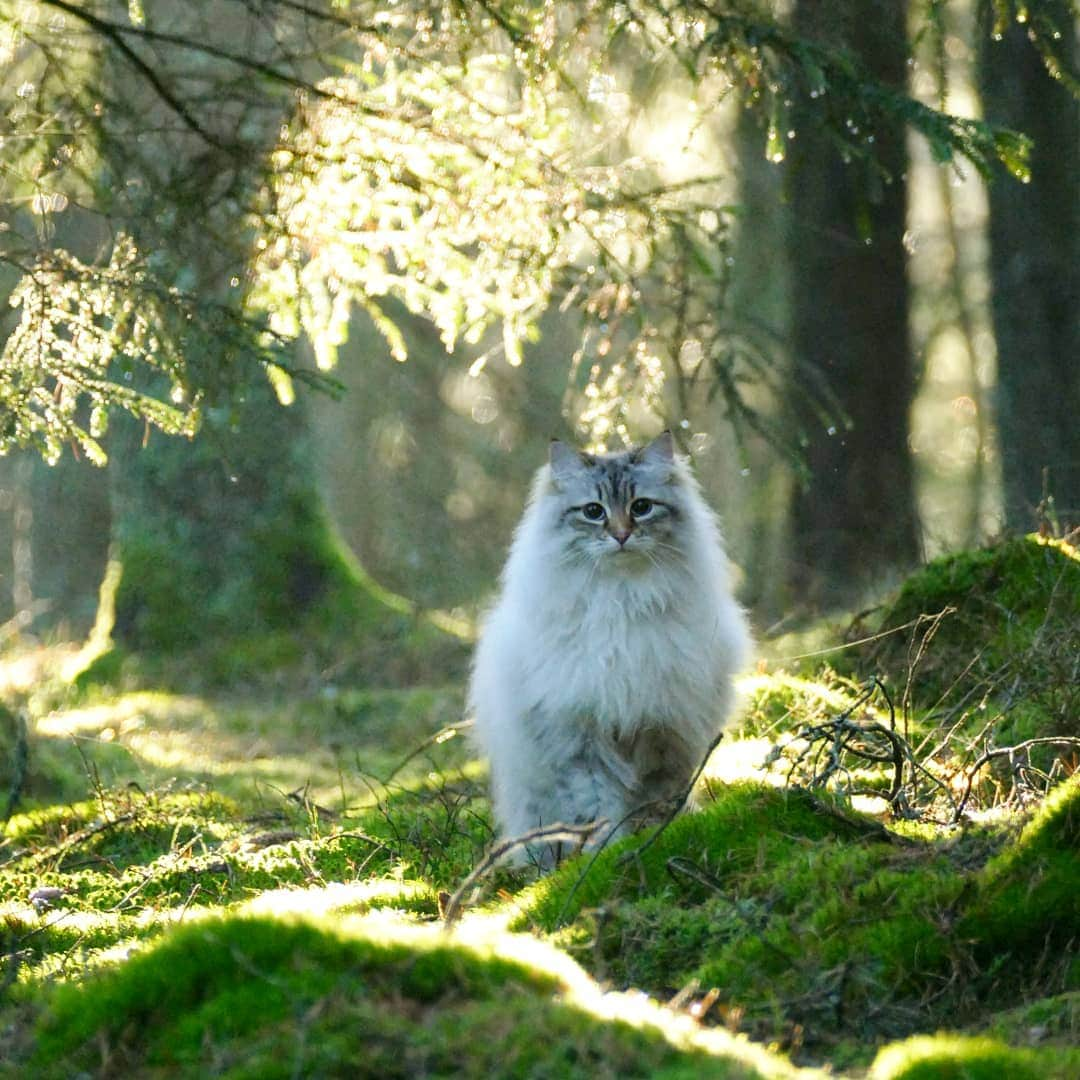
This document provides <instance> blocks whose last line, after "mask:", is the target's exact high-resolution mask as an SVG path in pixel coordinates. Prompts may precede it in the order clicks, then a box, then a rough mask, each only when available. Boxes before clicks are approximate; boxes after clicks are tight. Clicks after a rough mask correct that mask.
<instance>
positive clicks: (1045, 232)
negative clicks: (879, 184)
mask: <svg viewBox="0 0 1080 1080" xmlns="http://www.w3.org/2000/svg"><path fill="white" fill-rule="evenodd" d="M1040 6H1043V5H1040ZM1045 6H1046V7H1047V8H1048V9H1050V10H1049V11H1048V12H1047V13H1048V14H1053V15H1056V16H1057V22H1058V25H1059V26H1061V27H1063V28H1064V33H1063V36H1062V39H1061V42H1060V47H1061V50H1062V51H1063V52H1071V53H1072V60H1073V64H1072V66H1073V67H1074V68H1075V60H1076V51H1077V50H1076V46H1075V36H1074V35H1073V34H1072V33H1071V27H1072V26H1073V23H1072V21H1071V17H1070V15H1069V12H1068V5H1067V4H1063V3H1057V4H1049V5H1045ZM989 18H990V14H989V13H988V12H984V21H983V25H982V27H981V33H980V40H981V42H982V43H983V44H982V48H981V55H980V57H979V60H980V63H979V81H980V86H981V91H982V98H983V106H984V110H985V113H986V118H987V119H988V120H990V121H993V122H994V123H998V124H1003V125H1005V126H1007V127H1011V128H1017V129H1019V130H1021V131H1024V132H1025V133H1027V134H1028V135H1030V136H1031V137H1032V138H1033V140H1034V149H1033V152H1032V156H1031V182H1030V183H1028V184H1023V185H1021V184H1019V183H1016V182H1015V181H1013V180H1011V179H1007V178H1005V177H1000V178H998V179H997V180H996V181H995V182H994V183H993V184H991V185H990V274H991V281H992V287H993V301H992V311H993V320H994V332H995V336H996V338H997V363H998V374H997V414H998V415H997V419H998V431H999V443H1000V446H1001V459H1002V474H1003V476H1002V478H1003V483H1004V504H1005V522H1006V525H1007V526H1008V527H1010V528H1012V529H1017V530H1021V531H1027V530H1029V529H1031V528H1033V527H1035V526H1036V525H1037V524H1040V523H1041V522H1040V520H1039V519H1040V518H1042V517H1048V518H1050V519H1054V518H1056V519H1057V521H1056V524H1057V525H1058V526H1065V525H1066V524H1069V523H1071V524H1072V525H1076V524H1078V523H1080V103H1078V102H1077V101H1076V99H1075V98H1073V97H1072V96H1071V95H1070V94H1069V92H1068V90H1067V89H1066V88H1065V87H1064V86H1062V85H1061V84H1060V83H1058V82H1057V81H1055V80H1054V79H1053V78H1051V76H1050V75H1049V74H1048V73H1047V71H1046V68H1045V66H1044V65H1043V62H1042V59H1041V57H1040V56H1039V54H1038V52H1037V51H1036V49H1035V48H1034V47H1033V46H1032V44H1031V42H1030V41H1028V39H1027V27H1025V26H1023V25H1020V24H1017V23H1013V24H1012V25H1010V26H1009V27H1008V28H1007V29H1006V30H1005V33H1004V34H1003V35H1002V39H1001V40H1000V41H995V40H993V37H992V34H991V27H990V25H989ZM1046 496H1050V497H1051V498H1052V499H1053V504H1052V505H1049V504H1047V505H1042V504H1043V503H1044V498H1045V497H1046ZM1051 524H1055V522H1054V521H1053V520H1051Z"/></svg>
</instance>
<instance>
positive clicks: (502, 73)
mask: <svg viewBox="0 0 1080 1080" xmlns="http://www.w3.org/2000/svg"><path fill="white" fill-rule="evenodd" d="M1076 28H1077V20H1076V12H1075V9H1074V7H1073V6H1072V4H1071V3H1070V2H1069V0H1054V2H1047V3H1029V4H1026V5H1025V4H1021V3H1016V4H1013V3H1009V2H1004V0H996V2H993V3H990V2H984V0H925V2H918V3H911V4H900V3H894V2H892V0H836V2H833V3H828V4H824V3H814V2H810V0H795V2H790V3H789V2H786V0H785V2H781V3H777V4H774V5H772V6H769V5H743V4H723V5H721V4H665V3H655V4H653V3H619V4H607V3H596V2H594V3H586V4H581V5H565V4H563V5H559V4H550V3H548V4H545V3H539V2H538V3H535V4H533V3H506V2H492V3H477V4H469V3H451V4H446V5H439V4H434V5H425V4H414V3H411V2H409V0H402V2H400V3H394V4H365V3H355V4H347V3H319V2H315V0H312V2H311V3H310V4H306V3H300V2H291V0H264V2H255V0H199V2H197V3H196V2H190V3H189V2H186V3H175V2H173V3H169V2H165V0H130V2H128V0H123V2H118V0H100V2H96V3H94V2H82V3H80V2H78V0H71V2H61V0H40V2H37V3H29V2H11V0H3V2H2V3H0V60H2V63H0V71H2V74H0V83H2V86H3V94H2V96H0V296H2V297H3V300H4V303H3V308H2V311H0V340H3V341H5V342H6V345H5V351H4V354H3V365H2V369H0V374H2V376H3V380H4V390H3V394H2V400H0V407H2V408H3V410H4V413H5V416H4V417H3V420H2V425H3V428H2V437H3V439H4V441H5V444H6V446H7V449H8V451H9V452H8V453H7V454H6V455H5V456H4V457H3V458H0V623H3V631H2V632H3V634H4V636H5V638H6V639H9V640H10V639H13V638H16V637H18V636H20V635H23V636H25V635H27V634H31V635H37V636H40V637H43V638H46V639H48V638H63V639H72V638H81V637H83V636H85V635H86V634H87V633H88V632H89V631H90V629H91V627H92V625H93V623H94V621H95V617H96V615H97V613H98V604H99V588H100V586H101V584H102V581H103V580H105V579H107V578H108V579H109V580H110V588H111V592H109V594H108V597H109V598H108V605H109V609H110V610H109V615H110V621H111V622H112V623H113V625H112V626H111V629H112V634H113V638H114V639H115V640H116V641H117V642H120V643H123V644H124V645H125V646H126V647H128V648H130V649H134V650H140V649H146V650H164V651H168V650H175V649H182V648H184V647H186V646H192V645H196V646H197V645H200V644H205V643H206V642H208V641H210V640H212V639H214V638H215V637H217V636H221V635H228V634H231V633H237V632H248V631H256V630H261V629H266V630H268V631H273V630H275V629H281V628H285V629H287V630H288V629H297V628H299V627H301V625H303V617H306V615H305V613H306V612H307V610H308V609H309V608H310V607H311V605H313V604H316V603H322V602H323V600H324V599H325V598H326V597H327V596H330V595H337V596H339V597H340V595H341V594H342V593H346V592H352V593H355V594H356V595H358V596H359V595H361V594H363V596H366V597H367V598H368V600H371V601H372V603H373V604H374V605H375V607H376V608H378V606H379V605H380V604H383V605H388V609H389V610H393V611H395V612H396V613H398V615H405V616H408V617H410V618H411V617H412V613H413V612H414V611H416V610H421V609H437V610H438V611H440V612H442V613H443V614H442V615H441V616H440V618H441V619H442V622H443V623H444V624H445V625H451V624H453V623H454V621H455V620H459V621H462V622H468V621H469V620H470V619H472V618H473V617H474V616H475V614H476V612H477V610H478V608H479V606H480V605H482V603H483V601H484V599H485V597H486V596H487V595H489V594H490V592H491V590H492V589H493V587H494V583H495V580H496V576H497V573H498V570H499V567H500V565H501V562H502V560H503V558H504V555H505V551H506V547H507V544H508V542H509V539H510V536H511V533H512V530H513V527H514V524H515V522H516V520H517V518H518V516H519V514H520V512H521V508H522V504H523V500H524V498H525V495H526V491H527V485H528V482H529V479H530V476H531V474H532V473H533V471H534V470H535V469H536V467H537V466H538V465H539V464H540V463H541V462H542V461H543V460H544V458H545V454H546V444H547V442H548V440H549V439H550V438H552V437H562V438H573V439H576V440H578V441H579V442H580V443H582V444H588V445H593V446H608V447H616V446H618V445H620V444H621V442H622V441H624V440H625V439H627V438H629V439H641V438H645V437H648V436H651V435H652V434H654V433H655V432H657V431H659V430H661V429H662V428H664V427H671V428H672V429H673V430H674V431H676V432H677V434H678V436H679V438H680V441H681V444H682V446H683V449H684V450H685V451H686V452H687V453H690V454H691V455H692V457H693V459H694V463H695V467H696V469H697V472H698V475H699V476H700V477H701V479H702V482H703V485H704V487H705V489H706V491H707V493H708V496H709V498H710V500H711V501H712V503H713V504H714V505H715V506H716V507H717V509H718V510H719V512H720V514H721V517H722V520H723V523H724V528H725V533H726V535H727V537H728V542H729V547H730V551H731V554H732V557H733V559H734V562H735V563H736V564H737V566H738V568H739V572H740V593H741V595H742V597H743V599H744V601H745V602H746V603H747V604H748V605H749V606H750V607H751V609H752V611H753V613H754V617H755V621H756V624H757V627H758V630H759V632H760V633H762V634H768V633H771V632H777V631H779V630H781V629H783V628H785V627H788V626H793V625H797V623H798V621H799V620H800V619H801V618H803V617H805V616H808V615H810V614H812V613H813V612H815V611H819V610H822V609H828V608H830V607H835V606H838V605H840V604H851V603H858V602H861V601H862V600H863V598H865V597H866V596H867V595H869V594H870V593H871V592H872V590H874V589H877V588H880V587H883V586H885V585H887V584H888V583H889V582H890V581H891V580H893V578H894V576H895V575H897V574H898V573H899V572H901V571H903V570H904V569H905V568H906V567H909V566H911V565H913V564H914V563H916V562H917V561H919V560H922V559H924V558H926V557H928V556H932V555H934V554H936V553H939V552H941V551H944V550H949V549H955V548H958V547H963V546H971V545H977V544H979V543H980V542H981V541H983V540H985V539H986V538H988V537H990V536H993V535H996V534H998V533H1000V532H1001V531H1002V530H1005V529H1009V530H1017V531H1028V530H1031V529H1034V528H1042V529H1044V530H1049V531H1053V532H1056V533H1059V534H1060V533H1061V532H1063V531H1065V530H1067V529H1068V528H1069V526H1070V525H1074V526H1075V525H1076V523H1077V522H1078V521H1080V423H1078V421H1077V417H1078V416H1080V364H1078V361H1080V258H1078V255H1080V250H1078V248H1080V112H1078V106H1077V97H1076V96H1075V90H1076V84H1075V81H1074V77H1073V75H1072V72H1074V71H1075V59H1076ZM1013 133H1022V135H1026V136H1030V138H1031V140H1032V143H1031V146H1030V153H1028V146H1027V143H1026V142H1025V141H1024V139H1023V138H1022V137H1021V136H1020V135H1016V134H1013ZM9 300H10V301H11V303H10V304H9V303H8V302H7V301H9ZM268 375H269V378H268V377H267V376H268ZM127 413H130V414H133V415H131V416H129V415H126V414H127ZM110 417H111V419H110ZM196 427H198V428H199V433H198V435H197V437H195V438H194V439H189V438H188V437H186V436H187V435H189V434H191V433H193V432H194V431H195V429H196ZM170 432H171V434H170ZM106 455H107V457H108V460H107V463H104V464H103V467H95V462H98V463H101V462H104V458H105V456H106ZM337 536H340V538H342V539H343V540H344V542H345V544H346V545H347V548H348V551H349V553H350V554H347V555H345V556H343V555H342V552H341V551H340V550H339V548H338V547H337V542H336V537H337ZM110 566H111V570H110V571H109V573H108V574H107V573H106V571H107V568H108V567H110ZM372 598H373V599H372ZM364 603H367V600H365V601H363V602H362V603H361V602H360V601H357V603H356V604H353V605H351V606H349V605H346V608H347V614H348V617H349V618H350V619H352V620H353V621H355V620H356V617H357V613H358V611H360V610H361V609H362V608H363V606H364ZM343 610H344V609H343ZM339 614H340V612H339ZM106 629H108V628H106Z"/></svg>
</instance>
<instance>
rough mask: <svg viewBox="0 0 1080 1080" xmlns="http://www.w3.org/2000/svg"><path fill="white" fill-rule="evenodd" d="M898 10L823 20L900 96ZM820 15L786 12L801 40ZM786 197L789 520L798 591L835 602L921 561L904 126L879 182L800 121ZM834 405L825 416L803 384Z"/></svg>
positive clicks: (881, 143) (902, 45)
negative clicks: (800, 453) (794, 425)
mask: <svg viewBox="0 0 1080 1080" xmlns="http://www.w3.org/2000/svg"><path fill="white" fill-rule="evenodd" d="M905 11H906V7H905V5H903V4H873V3H866V2H865V0H862V2H860V0H845V2H844V3H843V4H839V5H831V12H830V18H839V19H841V20H842V21H843V22H844V24H845V25H844V26H843V27H842V32H843V39H844V40H845V41H846V42H847V43H848V45H849V46H850V47H851V48H852V49H853V50H854V51H855V52H857V53H858V54H859V55H860V57H861V59H862V60H863V62H864V63H865V64H866V66H867V68H868V69H869V70H870V71H871V72H872V73H873V74H874V75H875V76H877V77H878V78H879V79H881V80H883V81H884V82H887V83H890V84H893V85H896V86H901V87H902V86H903V85H904V83H905V76H906V66H905V61H906V56H907V50H906V32H905V24H904V19H905ZM821 16H822V12H821V10H820V5H817V4H812V3H807V2H806V0H804V2H802V3H800V4H798V5H797V7H796V24H797V27H798V29H799V31H800V32H801V33H803V34H805V35H807V36H813V35H815V34H819V33H820V32H821V21H820V20H821ZM796 126H797V128H798V131H797V137H796V138H795V139H794V140H793V142H792V143H791V151H792V152H791V155H790V158H789V160H790V169H789V175H788V180H789V186H790V191H791V205H792V215H791V220H792V228H791V233H790V238H789V245H790V250H791V258H792V265H793V299H792V320H793V327H792V340H793V348H794V353H795V364H796V368H797V371H798V372H799V373H800V374H799V377H800V378H802V379H804V380H806V384H805V389H806V390H807V391H808V392H807V393H806V394H805V396H804V400H805V401H806V405H805V408H804V412H803V423H804V431H805V437H806V440H807V444H806V464H807V467H808V470H809V476H808V478H807V480H806V482H805V484H804V485H803V486H802V487H801V489H800V490H798V491H797V492H796V495H795V498H794V506H793V514H792V528H793V537H792V558H793V570H794V578H795V580H794V585H795V587H796V588H797V589H798V590H800V591H801V592H802V593H803V595H804V596H806V597H807V598H808V599H810V600H811V601H812V602H815V603H817V604H825V605H829V604H832V603H841V602H844V601H845V600H846V599H848V598H850V597H851V596H852V595H853V594H854V593H855V592H857V591H858V590H859V589H860V588H863V587H866V586H867V585H869V584H871V583H872V582H874V581H875V580H877V579H879V578H880V577H881V576H882V575H884V574H887V573H888V572H889V571H892V570H894V569H896V568H898V567H904V566H906V565H908V564H910V563H912V562H913V561H914V560H915V559H916V557H917V555H918V550H919V542H918V523H917V513H916V508H915V494H914V482H913V475H912V464H911V458H910V455H909V451H908V414H909V411H910V408H911V402H912V396H913V390H914V379H913V374H912V359H911V348H910V342H909V333H908V282H907V275H906V264H905V252H904V247H903V234H904V228H905V214H906V182H905V170H906V157H907V156H906V146H905V133H904V130H903V127H902V125H901V124H897V125H896V126H895V127H894V128H892V129H890V130H881V131H878V132H876V133H875V144H874V146H873V147H872V148H871V149H872V150H873V152H874V154H875V156H876V159H877V160H878V161H879V162H880V163H881V164H882V165H883V166H884V168H885V169H887V170H888V173H889V175H890V177H891V180H890V181H889V182H882V181H881V180H880V179H879V178H878V177H876V176H875V175H873V174H870V175H867V173H866V171H865V170H864V169H862V168H859V167H857V166H856V165H849V164H847V163H845V161H844V160H843V159H842V158H841V155H840V154H839V153H838V152H837V149H836V147H835V144H834V142H833V141H832V140H831V139H830V138H829V136H828V135H827V134H823V133H822V132H821V131H820V129H818V130H815V129H814V128H813V126H812V124H811V123H810V122H809V119H808V122H806V123H801V124H799V123H797V125H796ZM818 379H820V380H823V381H824V384H825V386H826V387H827V389H828V392H829V393H830V394H831V395H832V397H833V399H834V406H833V407H832V408H831V409H830V410H829V413H828V415H826V416H824V417H823V416H822V414H821V411H820V409H819V408H818V407H817V406H815V404H814V402H813V398H814V396H815V395H814V394H813V393H812V389H813V383H814V382H815V381H816V380H818Z"/></svg>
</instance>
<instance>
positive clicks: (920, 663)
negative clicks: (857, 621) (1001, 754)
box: [861, 536, 1080, 745]
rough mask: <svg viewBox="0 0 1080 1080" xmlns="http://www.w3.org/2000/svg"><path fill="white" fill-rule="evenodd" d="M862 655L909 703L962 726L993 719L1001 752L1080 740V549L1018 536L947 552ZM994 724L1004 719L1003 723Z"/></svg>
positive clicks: (913, 580) (912, 585) (910, 589)
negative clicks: (1047, 740) (1049, 739)
mask: <svg viewBox="0 0 1080 1080" xmlns="http://www.w3.org/2000/svg"><path fill="white" fill-rule="evenodd" d="M880 632H881V633H882V634H884V635H885V636H884V637H880V638H879V639H878V640H877V641H876V642H875V643H874V644H873V645H872V646H871V647H870V648H868V649H866V650H864V652H863V654H862V659H861V667H862V669H863V670H864V672H867V673H874V674H876V673H884V674H887V675H888V676H889V678H890V680H891V682H892V684H893V686H894V687H895V688H896V689H897V691H898V693H899V694H900V695H901V696H902V698H903V699H904V701H905V703H912V704H914V705H915V706H916V707H918V708H922V709H929V710H935V711H937V712H938V714H939V716H940V717H942V718H943V719H945V720H960V721H961V722H962V726H963V727H964V728H965V729H966V730H967V731H968V733H969V734H975V733H976V732H977V731H978V730H979V729H981V728H983V727H984V726H985V725H986V721H987V719H988V717H987V716H986V714H985V710H986V709H990V710H991V711H992V712H991V716H990V718H989V719H991V720H994V724H993V735H994V737H995V739H996V741H997V742H999V743H1000V744H1003V745H1008V744H1010V743H1018V742H1020V741H1022V740H1025V739H1029V738H1033V737H1037V736H1047V735H1080V679H1078V678H1077V672H1076V656H1077V641H1080V552H1078V551H1077V550H1076V548H1074V547H1072V546H1070V545H1069V544H1067V543H1065V542H1064V541H1061V540H1052V539H1046V538H1043V537H1040V536H1026V537H1016V538H1014V539H1010V540H1006V541H1004V542H1002V543H999V544H997V545H995V546H994V547H990V548H986V549H984V550H980V551H966V552H959V553H955V554H951V555H946V556H944V557H942V558H940V559H937V560H935V561H934V562H932V563H930V564H929V565H928V566H926V567H925V568H923V569H922V570H921V571H919V572H918V573H916V574H914V575H912V576H911V577H910V578H908V580H907V581H906V582H905V584H904V585H903V587H902V588H901V589H900V591H899V593H898V595H897V597H896V599H895V600H894V601H893V603H892V604H891V605H890V606H889V608H888V609H887V611H886V614H885V615H884V617H883V619H882V620H881V623H880ZM995 717H996V719H995Z"/></svg>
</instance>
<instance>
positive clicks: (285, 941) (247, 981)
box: [25, 915, 791, 1078]
mask: <svg viewBox="0 0 1080 1080" xmlns="http://www.w3.org/2000/svg"><path fill="white" fill-rule="evenodd" d="M535 951H536V950H535V949H534V950H532V952H533V956H532V959H531V961H530V962H528V963H524V962H517V961H514V960H512V959H509V958H507V957H506V956H503V955H500V954H499V953H498V951H492V950H477V949H474V948H471V947H469V946H465V945H461V944H458V943H457V942H456V941H453V940H450V939H446V938H444V937H441V936H439V935H437V934H423V935H418V934H417V933H416V932H410V933H407V932H405V931H404V930H403V929H401V928H399V929H397V930H394V929H393V928H392V927H391V926H389V925H383V926H381V927H379V928H376V929H375V930H374V932H373V931H372V930H371V929H370V928H369V927H368V926H366V925H365V924H364V922H363V921H362V920H351V921H350V920H348V919H338V920H336V921H335V922H333V923H331V922H325V921H324V922H311V921H300V920H287V919H281V918H269V917H254V916H250V915H248V916H234V917H230V918H223V919H212V920H204V921H201V922H199V923H197V924H196V925H194V926H190V927H184V928H182V929H179V930H177V931H175V932H173V933H172V934H170V935H169V936H168V937H167V938H166V939H164V940H163V941H162V942H161V943H160V944H159V945H157V946H156V947H155V948H153V949H150V950H148V951H146V952H144V953H142V954H141V955H138V956H135V957H133V958H132V959H130V960H128V961H127V963H125V964H124V965H123V966H122V967H121V968H118V969H116V970H114V971H110V972H108V973H106V974H103V975H100V976H98V977H96V978H94V979H92V980H90V981H89V982H87V983H86V984H85V985H81V986H77V987H76V986H71V987H63V988H61V989H60V990H58V991H57V992H56V993H54V994H53V995H52V997H51V999H50V1000H49V1003H48V1006H47V1010H46V1012H45V1014H44V1018H43V1020H42V1022H41V1024H40V1027H39V1030H38V1032H37V1045H36V1048H35V1049H34V1050H33V1052H32V1054H31V1057H30V1061H29V1062H28V1063H25V1064H26V1067H28V1068H29V1069H31V1070H32V1071H33V1074H34V1075H36V1076H41V1077H53V1076H55V1077H60V1076H64V1077H66V1076H70V1075H72V1074H73V1073H77V1072H80V1071H83V1070H87V1071H92V1072H93V1073H95V1074H100V1075H113V1076H115V1075H124V1076H162V1075H169V1076H185V1077H188V1076H190V1077H203V1076H208V1075H213V1076H222V1077H260V1078H263V1077H267V1078H269V1077H279V1076H280V1077H292V1076H346V1075H347V1076H355V1077H367V1076H370V1077H380V1078H382V1077H399V1076H400V1077H414V1076H552V1077H554V1076H558V1077H589V1078H592V1077H605V1076H607V1077H623V1076H642V1077H651V1076H669V1077H675V1076H682V1077H694V1076H700V1077H733V1078H734V1077H756V1076H762V1075H774V1076H777V1075H787V1074H789V1073H790V1072H791V1070H789V1069H786V1068H785V1067H784V1066H783V1064H782V1062H780V1061H779V1060H776V1059H772V1060H771V1061H770V1060H769V1059H768V1057H767V1055H763V1054H762V1053H760V1052H755V1051H753V1050H752V1049H751V1048H749V1047H745V1046H742V1047H739V1046H738V1044H736V1043H735V1042H734V1041H731V1042H730V1046H729V1051H728V1052H727V1053H723V1052H717V1048H716V1047H715V1045H714V1046H711V1047H709V1048H706V1047H705V1045H704V1044H702V1045H695V1044H694V1040H693V1038H692V1037H690V1038H679V1036H678V1035H677V1034H673V1035H672V1036H671V1037H669V1036H667V1035H665V1033H664V1032H663V1031H661V1030H660V1029H659V1028H658V1027H657V1026H655V1018H654V1019H653V1023H648V1022H646V1023H641V1022H637V1023H631V1022H623V1021H620V1020H619V1019H616V1018H610V1017H602V1016H598V1015H596V1014H595V1012H594V1011H590V1008H589V1002H588V1001H584V1002H583V1001H581V1000H579V997H580V985H577V986H575V984H580V983H581V982H582V980H581V979H579V978H574V976H573V973H572V972H571V973H570V975H569V978H568V977H567V974H566V972H567V971H568V969H567V967H566V965H562V972H561V973H560V972H558V971H557V967H558V965H556V970H553V969H550V968H548V969H545V967H544V966H543V964H542V963H538V962H537V959H536V956H535ZM585 996H586V998H588V997H589V996H590V995H589V993H588V991H587V990H586V994H585ZM762 1061H764V1062H766V1065H767V1068H766V1069H765V1071H764V1072H763V1071H760V1070H759V1069H758V1068H757V1067H755V1064H754V1063H755V1062H759V1063H760V1062H762Z"/></svg>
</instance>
